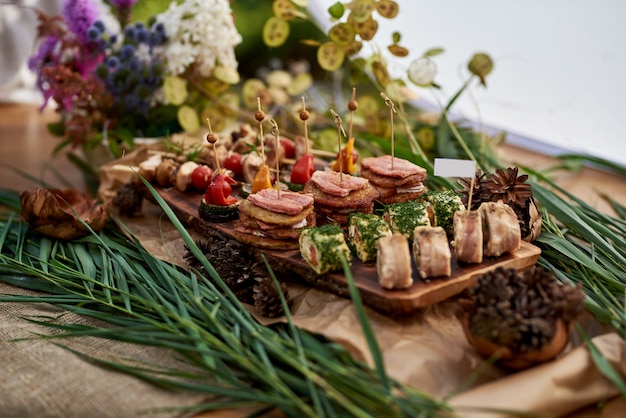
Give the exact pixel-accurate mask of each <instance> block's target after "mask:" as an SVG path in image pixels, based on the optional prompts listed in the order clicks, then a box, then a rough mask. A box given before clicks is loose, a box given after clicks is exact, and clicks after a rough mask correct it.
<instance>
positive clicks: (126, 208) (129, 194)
mask: <svg viewBox="0 0 626 418" xmlns="http://www.w3.org/2000/svg"><path fill="white" fill-rule="evenodd" d="M141 187H143V185H142V184H139V183H137V182H134V181H131V182H128V183H125V184H123V185H121V186H120V187H119V188H118V189H117V193H116V194H115V197H114V198H113V206H115V207H116V208H117V209H118V210H119V212H120V214H121V215H124V216H135V214H136V213H137V212H140V211H141V205H142V203H143V194H142V193H141Z"/></svg>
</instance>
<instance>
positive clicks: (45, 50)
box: [28, 36, 59, 72]
mask: <svg viewBox="0 0 626 418" xmlns="http://www.w3.org/2000/svg"><path fill="white" fill-rule="evenodd" d="M58 41H59V39H58V38H56V37H54V36H46V38H45V39H44V40H43V42H42V43H41V44H40V45H39V48H38V49H37V52H36V53H34V54H33V55H32V56H31V57H30V58H29V59H28V68H29V69H30V70H31V71H37V72H39V69H40V68H41V66H42V65H43V63H44V62H46V61H49V60H50V59H51V57H52V53H53V52H54V49H55V47H56V45H57V42H58Z"/></svg>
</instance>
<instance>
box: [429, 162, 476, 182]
mask: <svg viewBox="0 0 626 418" xmlns="http://www.w3.org/2000/svg"><path fill="white" fill-rule="evenodd" d="M434 171H435V175H436V176H440V177H474V174H475V173H476V161H474V160H457V159H454V158H435V170H434Z"/></svg>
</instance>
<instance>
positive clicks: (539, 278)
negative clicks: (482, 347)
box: [467, 267, 585, 355]
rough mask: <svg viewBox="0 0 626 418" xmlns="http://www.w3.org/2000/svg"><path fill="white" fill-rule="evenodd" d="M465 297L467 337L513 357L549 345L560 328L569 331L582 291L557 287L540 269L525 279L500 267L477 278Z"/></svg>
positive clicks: (550, 275) (553, 278)
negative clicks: (467, 298) (566, 328)
mask: <svg viewBox="0 0 626 418" xmlns="http://www.w3.org/2000/svg"><path fill="white" fill-rule="evenodd" d="M468 295H469V297H470V298H471V304H470V306H469V308H470V309H468V312H467V316H468V318H467V319H468V321H467V328H468V333H469V334H470V336H472V337H477V338H480V339H484V340H488V341H490V342H491V343H492V344H493V345H495V346H500V347H505V348H506V349H507V350H508V352H509V353H513V354H514V355H515V354H519V355H525V354H529V353H536V352H539V351H541V350H542V349H543V348H544V347H547V346H549V345H551V343H552V341H553V340H554V339H555V338H556V333H557V330H558V329H559V327H558V322H559V321H561V322H563V323H565V324H567V325H569V324H570V323H571V322H572V321H574V320H576V318H578V316H579V315H580V314H581V313H582V311H583V306H584V305H583V301H584V297H585V295H584V293H583V291H582V289H581V287H580V286H577V287H574V286H569V285H561V284H559V283H558V282H557V280H556V276H555V275H554V274H553V273H551V272H548V271H547V270H544V269H543V268H540V267H535V268H533V269H531V270H528V271H525V272H523V273H522V272H517V271H516V270H515V269H505V268H502V267H498V268H496V269H495V270H492V271H490V272H487V273H485V274H483V275H481V276H480V277H479V278H478V279H477V282H476V284H475V285H474V286H472V287H471V288H470V289H468ZM561 328H562V327H561ZM561 349H562V347H561ZM555 355H556V354H555Z"/></svg>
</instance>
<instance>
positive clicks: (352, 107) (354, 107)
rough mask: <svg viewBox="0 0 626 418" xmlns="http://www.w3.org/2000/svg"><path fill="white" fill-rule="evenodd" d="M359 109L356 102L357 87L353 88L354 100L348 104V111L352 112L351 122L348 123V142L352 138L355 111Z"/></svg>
mask: <svg viewBox="0 0 626 418" xmlns="http://www.w3.org/2000/svg"><path fill="white" fill-rule="evenodd" d="M358 108H359V104H358V103H357V101H356V87H352V99H351V100H350V101H349V102H348V110H349V111H350V121H349V123H348V140H350V138H352V121H353V119H354V111H355V110H357V109H358Z"/></svg>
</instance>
